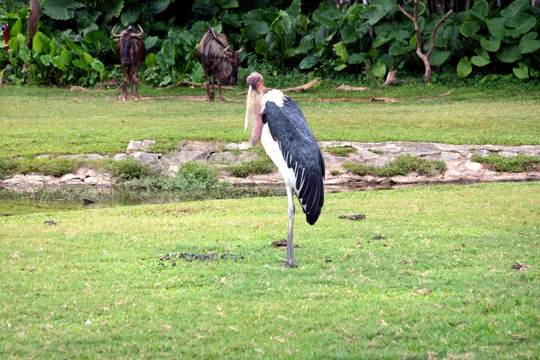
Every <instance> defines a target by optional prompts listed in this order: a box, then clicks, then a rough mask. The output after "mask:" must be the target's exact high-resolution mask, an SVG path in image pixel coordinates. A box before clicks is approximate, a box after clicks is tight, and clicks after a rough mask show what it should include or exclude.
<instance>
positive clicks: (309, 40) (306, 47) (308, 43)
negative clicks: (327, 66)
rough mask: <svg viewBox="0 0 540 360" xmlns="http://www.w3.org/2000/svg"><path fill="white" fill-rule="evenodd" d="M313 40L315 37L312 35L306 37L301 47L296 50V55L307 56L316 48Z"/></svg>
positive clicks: (301, 41) (301, 42)
mask: <svg viewBox="0 0 540 360" xmlns="http://www.w3.org/2000/svg"><path fill="white" fill-rule="evenodd" d="M313 38H314V36H313V35H311V34H309V35H306V36H304V37H303V38H302V39H301V40H300V45H298V47H297V48H296V50H295V53H296V54H297V55H299V54H307V53H308V52H309V51H310V50H311V49H313V47H314V46H315V44H314V43H313Z"/></svg>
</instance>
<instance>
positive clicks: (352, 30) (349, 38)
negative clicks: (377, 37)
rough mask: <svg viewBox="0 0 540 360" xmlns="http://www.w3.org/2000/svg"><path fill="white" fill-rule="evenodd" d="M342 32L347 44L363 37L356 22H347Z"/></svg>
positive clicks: (342, 37)
mask: <svg viewBox="0 0 540 360" xmlns="http://www.w3.org/2000/svg"><path fill="white" fill-rule="evenodd" d="M340 33H341V39H343V41H344V42H345V43H346V44H350V43H353V42H355V41H358V39H360V38H361V34H360V32H359V31H358V29H357V28H356V24H347V25H345V26H344V27H343V28H342V29H341V30H340Z"/></svg>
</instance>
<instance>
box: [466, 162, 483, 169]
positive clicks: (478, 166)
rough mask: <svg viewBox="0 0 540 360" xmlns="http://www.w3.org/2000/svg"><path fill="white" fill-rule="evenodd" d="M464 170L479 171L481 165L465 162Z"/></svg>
mask: <svg viewBox="0 0 540 360" xmlns="http://www.w3.org/2000/svg"><path fill="white" fill-rule="evenodd" d="M465 168H467V169H469V170H472V171H479V170H480V169H482V164H480V163H477V162H472V161H467V162H466V163H465Z"/></svg>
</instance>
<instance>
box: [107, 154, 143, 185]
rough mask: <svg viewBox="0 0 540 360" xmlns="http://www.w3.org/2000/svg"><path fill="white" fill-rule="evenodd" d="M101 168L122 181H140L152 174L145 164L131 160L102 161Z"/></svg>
mask: <svg viewBox="0 0 540 360" xmlns="http://www.w3.org/2000/svg"><path fill="white" fill-rule="evenodd" d="M103 168H104V169H105V170H107V171H109V172H110V173H111V174H113V175H114V176H115V177H117V178H120V179H123V180H133V179H140V178H143V177H146V176H148V175H150V174H152V170H150V168H149V167H148V165H147V164H141V163H139V162H137V161H135V159H132V158H127V159H122V160H118V161H114V160H108V161H104V162H103Z"/></svg>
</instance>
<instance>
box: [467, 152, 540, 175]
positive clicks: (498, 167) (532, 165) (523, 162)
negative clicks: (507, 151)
mask: <svg viewBox="0 0 540 360" xmlns="http://www.w3.org/2000/svg"><path fill="white" fill-rule="evenodd" d="M471 160H472V161H475V162H479V163H483V164H486V166H487V167H489V168H490V169H492V170H495V171H504V172H524V171H538V169H540V157H538V156H532V155H524V154H519V155H517V156H511V157H505V156H501V155H499V154H490V155H489V156H486V157H482V156H479V155H476V154H475V155H473V156H472V158H471Z"/></svg>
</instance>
